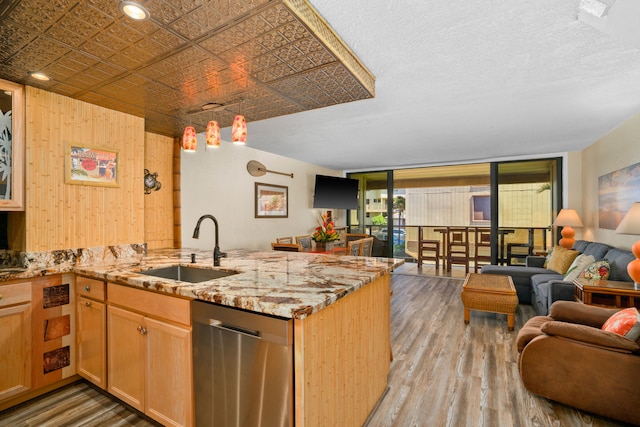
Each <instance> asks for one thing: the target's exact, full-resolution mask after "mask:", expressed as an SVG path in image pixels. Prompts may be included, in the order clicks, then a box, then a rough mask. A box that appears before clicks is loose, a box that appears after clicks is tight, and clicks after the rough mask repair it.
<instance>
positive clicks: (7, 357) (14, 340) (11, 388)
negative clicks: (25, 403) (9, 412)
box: [0, 304, 31, 401]
mask: <svg viewBox="0 0 640 427" xmlns="http://www.w3.org/2000/svg"><path fill="white" fill-rule="evenodd" d="M0 348H2V350H0V401H2V400H4V399H7V398H9V397H11V396H14V395H16V394H19V393H22V392H23V391H26V390H29V389H30V388H31V304H22V305H18V306H14V307H7V308H2V309H0Z"/></svg>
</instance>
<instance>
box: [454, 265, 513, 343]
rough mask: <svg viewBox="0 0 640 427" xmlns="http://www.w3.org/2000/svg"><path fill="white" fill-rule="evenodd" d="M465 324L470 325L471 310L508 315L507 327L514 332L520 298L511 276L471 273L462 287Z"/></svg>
mask: <svg viewBox="0 0 640 427" xmlns="http://www.w3.org/2000/svg"><path fill="white" fill-rule="evenodd" d="M461 297H462V305H463V306H464V323H466V324H469V317H470V310H479V311H488V312H490V313H502V314H506V315H507V327H508V328H509V330H510V331H513V326H514V314H515V312H516V308H517V307H518V296H517V295H516V288H515V287H514V286H513V281H512V280H511V276H502V275H498V274H476V273H469V274H467V278H466V279H465V280H464V284H463V285H462V294H461Z"/></svg>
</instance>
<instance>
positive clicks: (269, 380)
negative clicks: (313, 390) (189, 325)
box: [192, 301, 293, 427]
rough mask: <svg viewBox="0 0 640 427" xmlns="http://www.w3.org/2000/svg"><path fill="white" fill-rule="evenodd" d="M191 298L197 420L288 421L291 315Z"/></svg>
mask: <svg viewBox="0 0 640 427" xmlns="http://www.w3.org/2000/svg"><path fill="white" fill-rule="evenodd" d="M192 304H193V305H192V315H193V375H194V392H195V411H196V426H197V427H223V426H224V427H234V426H237V427H252V426H264V427H267V426H268V427H272V426H292V425H293V344H292V342H293V321H291V320H287V319H281V318H274V317H270V316H266V315H260V314H255V313H250V312H246V311H243V310H238V309H234V308H229V307H223V306H219V305H216V304H211V303H207V302H202V301H193V303H192Z"/></svg>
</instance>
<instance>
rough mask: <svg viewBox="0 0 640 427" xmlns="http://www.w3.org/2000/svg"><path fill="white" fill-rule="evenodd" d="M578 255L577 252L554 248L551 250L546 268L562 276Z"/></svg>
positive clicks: (560, 247)
mask: <svg viewBox="0 0 640 427" xmlns="http://www.w3.org/2000/svg"><path fill="white" fill-rule="evenodd" d="M578 255H580V252H578V251H574V250H572V249H565V248H563V247H562V246H556V247H555V248H553V252H551V257H550V258H549V262H548V263H547V268H548V269H549V270H553V271H555V272H556V273H560V274H562V275H564V274H566V273H567V270H568V269H569V267H570V266H571V264H572V263H573V260H574V259H576V257H577V256H578Z"/></svg>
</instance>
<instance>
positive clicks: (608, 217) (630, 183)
mask: <svg viewBox="0 0 640 427" xmlns="http://www.w3.org/2000/svg"><path fill="white" fill-rule="evenodd" d="M638 201H640V163H636V164H635V165H631V166H627V167H626V168H623V169H619V170H617V171H614V172H611V173H608V174H606V175H602V176H601V177H599V178H598V205H599V206H598V226H599V227H600V228H606V229H609V230H615V229H616V228H617V227H618V224H620V221H622V218H623V217H624V215H625V214H626V213H627V211H628V210H629V209H630V208H631V205H633V203H634V202H638Z"/></svg>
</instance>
